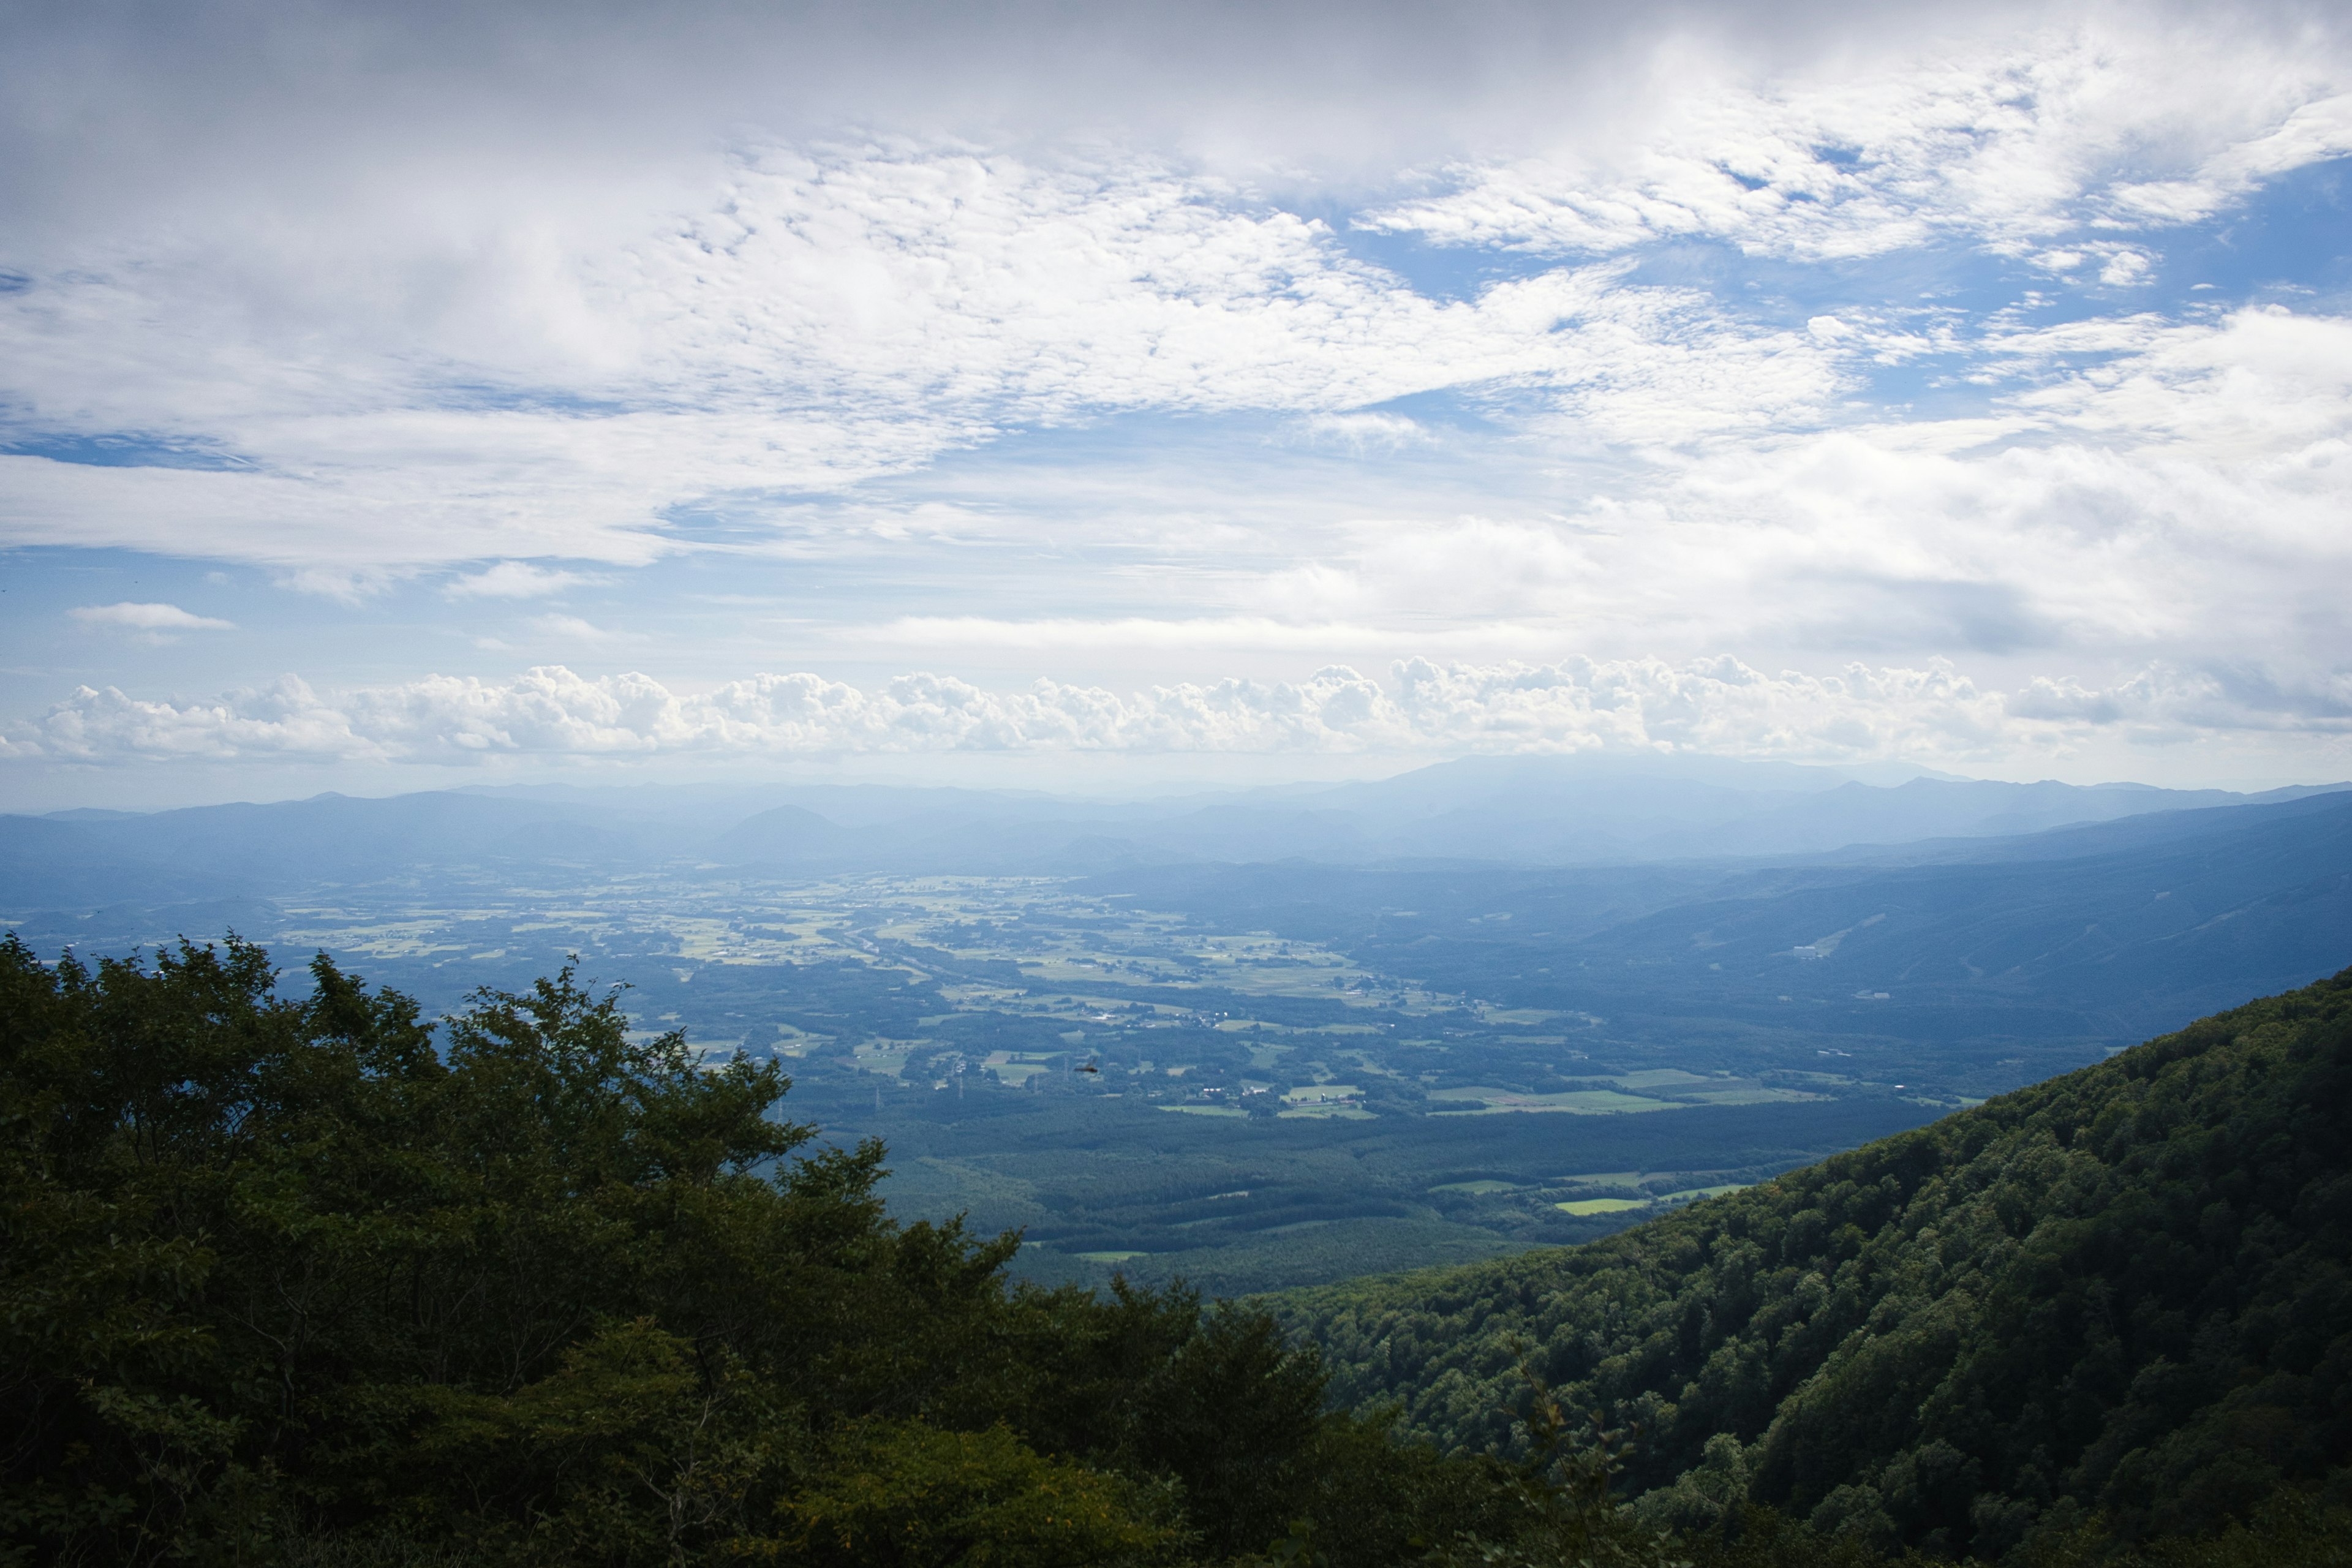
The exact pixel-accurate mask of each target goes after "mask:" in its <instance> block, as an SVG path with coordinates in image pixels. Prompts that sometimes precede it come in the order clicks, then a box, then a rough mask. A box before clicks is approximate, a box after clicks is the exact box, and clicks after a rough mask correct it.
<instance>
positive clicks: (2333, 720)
mask: <svg viewBox="0 0 2352 1568" xmlns="http://www.w3.org/2000/svg"><path fill="white" fill-rule="evenodd" d="M1390 673H1391V679H1390V681H1389V683H1388V684H1386V685H1383V684H1382V683H1381V682H1379V681H1376V680H1373V679H1368V678H1366V677H1364V676H1362V675H1360V674H1359V673H1358V672H1357V671H1355V670H1354V669H1351V668H1348V667H1345V666H1331V667H1328V668H1324V669H1321V670H1318V671H1317V672H1316V673H1315V674H1314V675H1313V676H1312V677H1310V678H1308V679H1305V680H1301V681H1265V680H1249V679H1227V680H1221V681H1215V682H1211V683H1207V684H1192V683H1179V684H1171V685H1161V686H1153V687H1150V688H1149V689H1143V690H1139V691H1133V692H1129V693H1128V694H1125V695H1121V694H1118V693H1116V692H1113V691H1110V690H1108V689H1103V688H1100V687H1085V686H1070V685H1065V684H1061V683H1058V682H1055V681H1051V680H1041V681H1038V682H1037V683H1035V684H1034V686H1031V687H1029V688H1027V689H1024V690H1019V691H1011V692H1000V691H989V690H985V689H982V688H979V687H976V686H973V685H971V684H970V683H968V682H965V681H961V680H958V679H954V678H952V677H947V676H940V675H936V674H929V673H920V674H910V675H903V676H899V677H897V678H895V679H890V680H887V681H885V682H883V683H881V684H880V685H879V686H877V687H875V688H872V689H861V688H858V687H855V686H851V685H847V684H845V683H843V682H839V681H834V680H828V679H824V678H822V677H819V676H815V675H810V674H791V675H756V676H752V677H750V678H748V679H740V680H734V681H729V682H727V683H725V684H723V685H721V686H719V687H718V688H716V689H713V690H710V691H709V692H707V693H703V694H698V695H680V694H678V693H676V692H674V691H672V690H670V689H668V688H667V687H665V686H664V685H662V684H661V683H660V682H658V681H656V680H654V679H651V678H650V677H648V676H645V675H641V674H628V675H620V676H610V677H604V678H589V677H583V676H580V675H577V674H574V673H573V672H572V671H571V670H569V669H566V668H562V666H542V667H540V668H533V669H530V670H528V671H526V672H524V673H523V674H521V675H520V676H517V677H515V678H513V679H509V680H503V681H485V680H480V679H468V678H458V677H446V676H435V677H428V678H426V679H422V680H417V681H412V682H408V683H405V684H403V685H399V686H390V687H372V688H362V689H354V690H352V691H348V692H343V693H341V694H338V695H333V696H327V695H321V694H320V693H319V692H318V691H316V690H315V689H312V688H311V687H310V685H309V684H307V683H306V682H304V681H302V680H300V679H297V678H295V677H292V676H288V677H285V678H283V679H280V680H278V682H276V683H275V684H273V685H271V686H269V687H267V688H262V689H253V690H247V691H240V692H235V693H231V694H229V695H227V696H225V697H223V698H220V699H218V700H212V701H194V702H190V701H173V700H142V699H136V698H132V697H130V696H128V695H126V694H124V693H123V692H121V691H120V690H116V689H112V688H108V689H90V688H87V687H85V688H82V689H79V690H78V691H77V692H75V693H74V694H73V696H72V697H71V698H69V699H68V700H66V701H64V702H62V703H59V704H58V705H57V706H56V707H54V708H52V709H51V710H49V711H48V712H47V714H45V715H43V716H42V717H41V718H40V719H38V720H37V721H34V722H31V723H28V724H23V725H19V726H16V727H14V728H13V729H12V730H10V731H8V732H7V733H6V734H5V739H0V745H5V754H6V755H8V756H11V757H14V758H16V759H20V760H24V759H40V760H46V761H51V762H65V763H96V764H120V763H138V762H145V761H157V760H166V761H168V760H173V759H184V758H211V759H215V760H226V759H232V758H243V759H254V758H262V759H287V760H293V759H309V760H362V761H373V762H403V763H443V764H446V763H467V762H485V761H489V760H493V759H497V758H509V759H514V758H531V757H538V758H563V757H572V758H581V757H589V758H623V759H626V758H651V757H655V756H677V755H688V756H698V757H704V758H709V759H727V758H744V757H771V758H786V757H795V756H813V755H836V754H842V753H868V752H973V751H984V752H1144V753H1151V752H1277V753H1278V752H1431V751H1455V752H1461V751H1470V752H1480V751H1491V752H1574V751H1586V750H1599V749H1612V750H1623V749H1636V750H1674V751H1685V750H1686V751H1696V752H1710V753H1717V754H1728V755H1749V756H1779V757H1794V758H1848V759H1852V758H1864V757H1906V758H1911V759H1914V760H1917V759H1921V758H1949V759H1967V758H1970V757H1983V756H1988V755H1994V754H1999V753H2000V752H2003V751H2004V750H2005V749H2008V748H2011V747H2014V746H2017V745H2020V744H2044V745H2046V744H2048V743H2050V742H2053V741H2059V740H2063V739H2066V738H2068V737H2070V736H2072V737H2079V736H2081V735H2082V734H2084V733H2086V732H2088V731H2094V730H2096V729H2098V728H2099V727H2102V726H2113V725H2128V726H2134V727H2137V729H2139V730H2142V731H2149V730H2154V729H2162V728H2170V729H2172V730H2178V731H2190V730H2206V731H2210V730H2216V729H2219V730H2271V731H2300V732H2304V733H2308V734H2315V735H2322V736H2344V735H2352V675H2346V674H2342V673H2338V674H2336V675H2335V676H2333V677H2330V678H2327V679H2323V680H2321V681H2319V682H2317V683H2315V684H2313V685H2310V686H2308V687H2306V688H2305V689H2302V690H2299V691H2287V690H2284V689H2281V688H2279V687H2276V686H2274V685H2273V686H2268V687H2264V686H2260V685H2259V684H2258V683H2250V682H2247V681H2244V680H2238V681H2234V682H2233V681H2231V680H2230V679H2226V678H2222V677H2217V676H2213V675H2200V674H2198V673H2195V672H2180V671H2175V670H2170V669H2167V668H2151V669H2149V670H2147V671H2144V672H2142V673H2141V674H2140V675H2138V676H2137V677H2135V678H2134V679H2130V680H2128V681H2126V682H2124V683H2121V684H2119V685H2117V686H2116V687H2114V688H2112V689H2105V690H2098V689H2086V688H2084V687H2082V686H2080V685H2079V684H2077V683H2074V682H2072V681H2069V680H2065V679H2059V678H2047V677H2046V678H2038V679H2034V680H2033V681H2032V682H2031V683H2030V684H2029V685H2028V686H2027V687H2026V688H2025V689H2022V690H2021V691H2019V692H2017V693H2015V694H2005V693H2002V692H2000V691H1997V690H1990V689H1984V688H1981V687H1979V685H1977V684H1976V683H1975V682H1974V681H1972V680H1970V679H1968V678H1967V677H1965V676H1963V675H1961V674H1960V673H1958V671H1957V670H1955V669H1954V668H1952V667H1951V666H1950V665H1948V664H1947V663H1942V662H1937V663H1935V664H1931V665H1929V666H1928V667H1927V668H1895V667H1870V666H1865V665H1861V664H1854V665H1849V666H1847V667H1846V668H1843V669H1842V670H1840V671H1838V672H1837V673H1835V674H1833V675H1810V674H1803V673H1798V672H1790V671H1784V672H1781V673H1779V674H1768V673H1766V672H1764V671H1761V670H1759V669H1755V668H1750V667H1749V666H1748V665H1746V664H1743V663H1741V662H1740V661H1739V660H1738V659H1734V658H1713V659H1701V660H1696V661H1693V662H1690V663H1686V664H1682V665H1672V664H1668V663H1665V662H1664V661H1662V660H1656V659H1622V660H1591V659H1569V660H1563V661H1559V662H1556V663H1550V664H1528V663H1506V664H1501V665H1487V666H1475V665H1465V664H1436V663H1433V662H1430V661H1428V660H1425V659H1409V660H1405V661H1402V662H1401V663H1399V664H1398V665H1397V666H1395V668H1393V669H1392V670H1391V672H1390Z"/></svg>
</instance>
